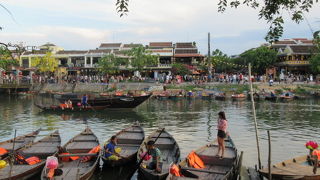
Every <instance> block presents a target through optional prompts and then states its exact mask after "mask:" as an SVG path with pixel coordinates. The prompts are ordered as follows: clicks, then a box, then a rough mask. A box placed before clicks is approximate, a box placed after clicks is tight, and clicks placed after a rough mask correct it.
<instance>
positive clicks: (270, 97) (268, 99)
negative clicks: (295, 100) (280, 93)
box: [264, 96, 278, 101]
mask: <svg viewBox="0 0 320 180" xmlns="http://www.w3.org/2000/svg"><path fill="white" fill-rule="evenodd" d="M264 99H265V100H267V101H277V99H278V97H277V96H265V98H264Z"/></svg>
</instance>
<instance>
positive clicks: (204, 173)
mask: <svg viewBox="0 0 320 180" xmlns="http://www.w3.org/2000/svg"><path fill="white" fill-rule="evenodd" d="M225 147H226V149H225V153H224V158H223V159H220V158H219V157H216V154H217V152H218V144H217V140H215V141H213V142H212V143H211V144H210V145H209V146H208V145H206V146H203V147H201V148H199V149H197V150H195V153H196V154H197V155H198V156H199V157H200V158H201V160H202V161H203V162H204V164H205V168H204V169H196V168H192V167H189V166H188V162H187V159H185V160H183V161H181V162H180V163H179V166H180V167H181V173H182V174H183V175H184V177H176V176H174V175H172V174H169V176H168V177H167V180H186V179H202V180H211V179H236V177H237V174H236V167H237V166H238V155H237V149H236V147H235V145H234V143H233V141H232V139H231V138H230V136H228V137H227V138H226V139H225Z"/></svg>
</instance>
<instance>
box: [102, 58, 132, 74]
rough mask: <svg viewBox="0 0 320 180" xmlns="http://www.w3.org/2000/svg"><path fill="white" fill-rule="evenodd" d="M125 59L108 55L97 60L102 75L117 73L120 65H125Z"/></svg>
mask: <svg viewBox="0 0 320 180" xmlns="http://www.w3.org/2000/svg"><path fill="white" fill-rule="evenodd" d="M127 64H128V59H127V58H120V57H117V56H116V55H115V54H108V55H106V56H104V57H102V58H101V59H99V62H98V66H99V70H100V71H101V72H102V73H106V74H113V73H117V72H118V71H119V70H120V69H119V66H120V65H127Z"/></svg>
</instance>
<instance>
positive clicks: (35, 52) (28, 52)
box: [23, 50, 48, 55]
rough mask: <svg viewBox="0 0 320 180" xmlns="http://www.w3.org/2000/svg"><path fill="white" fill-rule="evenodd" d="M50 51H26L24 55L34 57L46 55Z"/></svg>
mask: <svg viewBox="0 0 320 180" xmlns="http://www.w3.org/2000/svg"><path fill="white" fill-rule="evenodd" d="M47 52H48V51H45V50H36V51H26V52H24V53H23V55H33V54H46V53H47Z"/></svg>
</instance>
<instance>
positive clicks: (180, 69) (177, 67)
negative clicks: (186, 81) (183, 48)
mask: <svg viewBox="0 0 320 180" xmlns="http://www.w3.org/2000/svg"><path fill="white" fill-rule="evenodd" d="M172 73H173V74H176V75H177V74H179V75H186V74H190V70H189V68H188V65H186V64H181V63H175V64H172Z"/></svg>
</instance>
